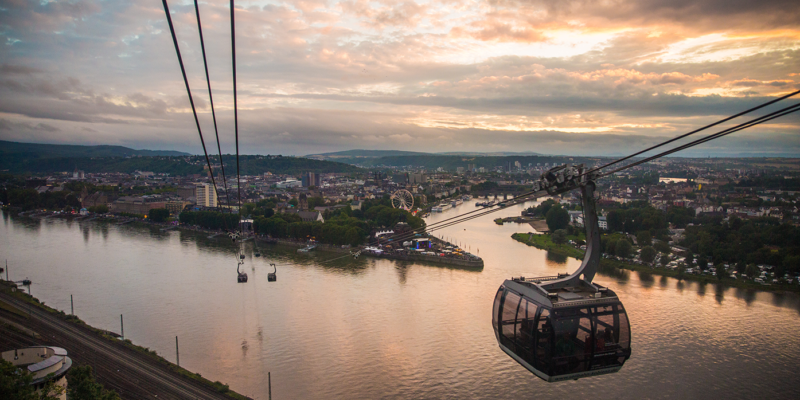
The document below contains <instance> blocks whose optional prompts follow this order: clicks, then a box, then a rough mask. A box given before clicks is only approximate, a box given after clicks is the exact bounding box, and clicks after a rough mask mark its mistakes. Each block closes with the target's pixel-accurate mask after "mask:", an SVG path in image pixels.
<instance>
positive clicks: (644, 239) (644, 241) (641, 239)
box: [636, 231, 653, 247]
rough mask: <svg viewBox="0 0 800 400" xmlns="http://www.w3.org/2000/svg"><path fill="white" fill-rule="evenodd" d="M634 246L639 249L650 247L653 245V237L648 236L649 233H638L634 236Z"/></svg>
mask: <svg viewBox="0 0 800 400" xmlns="http://www.w3.org/2000/svg"><path fill="white" fill-rule="evenodd" d="M636 244H637V245H638V246H639V247H644V246H652V245H653V237H652V236H650V232H649V231H640V232H639V233H637V234H636Z"/></svg>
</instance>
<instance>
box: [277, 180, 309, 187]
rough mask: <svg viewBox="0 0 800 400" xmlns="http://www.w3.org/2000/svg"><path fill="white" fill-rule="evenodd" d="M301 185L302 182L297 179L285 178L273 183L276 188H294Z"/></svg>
mask: <svg viewBox="0 0 800 400" xmlns="http://www.w3.org/2000/svg"><path fill="white" fill-rule="evenodd" d="M301 186H303V182H302V181H298V180H297V179H287V180H285V181H283V182H278V183H276V184H275V187H277V188H278V189H288V188H296V187H301Z"/></svg>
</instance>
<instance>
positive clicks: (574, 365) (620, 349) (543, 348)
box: [492, 166, 631, 382]
mask: <svg viewBox="0 0 800 400" xmlns="http://www.w3.org/2000/svg"><path fill="white" fill-rule="evenodd" d="M534 187H535V190H537V191H538V190H546V191H547V192H548V193H550V194H557V193H564V192H567V191H570V190H573V189H577V188H580V189H581V192H582V195H583V196H582V197H583V210H584V225H585V226H586V255H585V256H584V259H583V263H582V264H581V266H580V268H579V269H578V270H577V271H576V272H575V273H574V274H572V275H569V274H563V275H558V276H555V277H544V278H527V279H526V278H524V277H519V278H512V279H509V280H506V281H505V282H503V285H502V286H500V289H499V290H498V291H497V295H496V296H495V299H494V307H493V309H492V325H493V326H494V331H495V336H496V338H497V342H498V344H499V345H500V348H501V349H502V350H503V351H505V352H506V353H508V355H509V356H511V357H512V358H513V359H514V360H516V361H517V362H519V363H520V364H521V365H522V366H524V367H525V368H527V369H528V370H530V371H531V372H533V373H534V374H535V375H536V376H538V377H540V378H542V379H544V380H546V381H548V382H556V381H562V380H568V379H578V378H583V377H587V376H593V375H601V374H607V373H612V372H617V371H619V370H620V368H622V365H623V364H624V363H625V361H626V360H627V359H628V358H629V357H630V355H631V332H630V324H629V322H628V316H627V314H626V313H625V308H624V307H623V306H622V302H620V300H619V298H618V297H617V295H616V293H614V292H613V291H612V290H610V289H608V288H605V287H602V286H600V285H597V284H593V283H592V279H593V278H594V275H595V273H596V272H597V266H598V264H599V263H600V229H599V227H598V224H597V211H596V209H595V203H594V182H593V181H592V180H591V179H590V176H589V175H588V174H586V173H584V170H583V168H582V166H580V167H574V168H573V167H571V166H566V168H565V167H558V168H554V169H552V170H550V171H548V172H546V173H545V174H544V175H542V179H541V180H540V181H539V182H537V183H536V184H535V186H534Z"/></svg>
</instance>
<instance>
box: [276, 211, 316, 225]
mask: <svg viewBox="0 0 800 400" xmlns="http://www.w3.org/2000/svg"><path fill="white" fill-rule="evenodd" d="M284 213H286V214H297V215H298V216H299V217H300V218H301V219H302V220H303V222H315V221H319V222H322V223H324V222H325V218H323V217H322V213H321V212H319V211H316V210H314V211H300V210H291V209H290V210H286V211H284Z"/></svg>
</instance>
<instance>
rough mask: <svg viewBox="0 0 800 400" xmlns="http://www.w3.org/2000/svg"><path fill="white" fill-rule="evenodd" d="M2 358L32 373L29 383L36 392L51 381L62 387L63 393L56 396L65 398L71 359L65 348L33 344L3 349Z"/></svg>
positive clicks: (61, 398)
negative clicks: (31, 379) (26, 346)
mask: <svg viewBox="0 0 800 400" xmlns="http://www.w3.org/2000/svg"><path fill="white" fill-rule="evenodd" d="M2 358H3V360H5V361H8V362H10V363H11V364H14V366H15V367H17V368H20V369H25V370H27V371H28V372H29V373H31V374H32V375H33V381H32V382H31V383H30V384H31V385H32V386H33V387H34V389H35V390H36V393H37V394H39V393H40V390H41V389H42V388H43V387H44V386H45V384H46V383H47V382H50V381H52V382H54V383H55V384H56V385H58V386H61V387H62V388H64V391H63V393H62V394H61V395H60V396H58V397H57V398H58V399H60V400H66V398H67V372H68V371H69V369H70V367H72V360H71V359H70V358H69V357H67V351H66V350H64V349H62V348H60V347H48V346H33V347H28V348H24V349H16V350H8V351H4V352H3V353H2ZM37 398H38V397H37Z"/></svg>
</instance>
